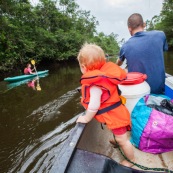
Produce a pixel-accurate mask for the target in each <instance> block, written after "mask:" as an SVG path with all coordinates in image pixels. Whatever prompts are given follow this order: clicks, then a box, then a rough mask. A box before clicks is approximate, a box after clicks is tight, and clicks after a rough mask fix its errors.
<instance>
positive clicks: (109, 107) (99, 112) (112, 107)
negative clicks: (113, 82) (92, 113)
mask: <svg viewBox="0 0 173 173" xmlns="http://www.w3.org/2000/svg"><path fill="white" fill-rule="evenodd" d="M121 104H122V103H121V101H119V102H116V103H114V104H113V105H110V106H108V107H106V108H103V109H100V110H98V111H97V113H96V115H100V114H103V113H105V112H108V111H110V110H112V109H115V108H117V107H118V106H120V105H121Z"/></svg>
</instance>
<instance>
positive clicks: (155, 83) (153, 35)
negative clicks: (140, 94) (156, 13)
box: [120, 31, 168, 93]
mask: <svg viewBox="0 0 173 173" xmlns="http://www.w3.org/2000/svg"><path fill="white" fill-rule="evenodd" d="M167 49H168V47H167V43H166V37H165V34H164V33H163V32H162V31H148V32H145V31H141V32H137V33H135V34H134V35H133V36H132V37H131V38H130V39H129V40H128V41H127V42H126V43H125V44H124V45H123V46H122V48H121V50H120V59H121V60H122V61H124V59H125V58H126V60H127V66H128V72H141V73H144V74H147V76H148V78H147V82H148V83H149V85H150V87H151V92H152V93H162V92H163V89H164V83H165V66H164V55H163V51H165V50H167Z"/></svg>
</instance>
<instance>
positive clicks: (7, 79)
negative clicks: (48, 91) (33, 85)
mask: <svg viewBox="0 0 173 173" xmlns="http://www.w3.org/2000/svg"><path fill="white" fill-rule="evenodd" d="M48 71H49V70H44V71H38V72H37V73H36V74H29V75H20V76H14V77H7V78H4V81H7V82H16V81H21V80H25V79H29V78H33V77H35V76H37V75H38V76H39V75H43V74H46V73H48Z"/></svg>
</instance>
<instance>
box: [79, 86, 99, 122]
mask: <svg viewBox="0 0 173 173" xmlns="http://www.w3.org/2000/svg"><path fill="white" fill-rule="evenodd" d="M101 95H102V90H101V88H100V87H97V86H92V87H91V88H90V102H89V105H88V109H87V110H86V113H85V115H84V116H79V118H78V119H77V121H76V122H77V123H78V122H80V123H88V122H90V121H91V120H92V119H93V117H94V116H95V115H96V113H97V111H98V109H99V107H100V104H101Z"/></svg>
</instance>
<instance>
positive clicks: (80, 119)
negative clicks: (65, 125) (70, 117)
mask: <svg viewBox="0 0 173 173" xmlns="http://www.w3.org/2000/svg"><path fill="white" fill-rule="evenodd" d="M76 123H87V121H86V119H85V116H79V118H78V119H77V121H76Z"/></svg>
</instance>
